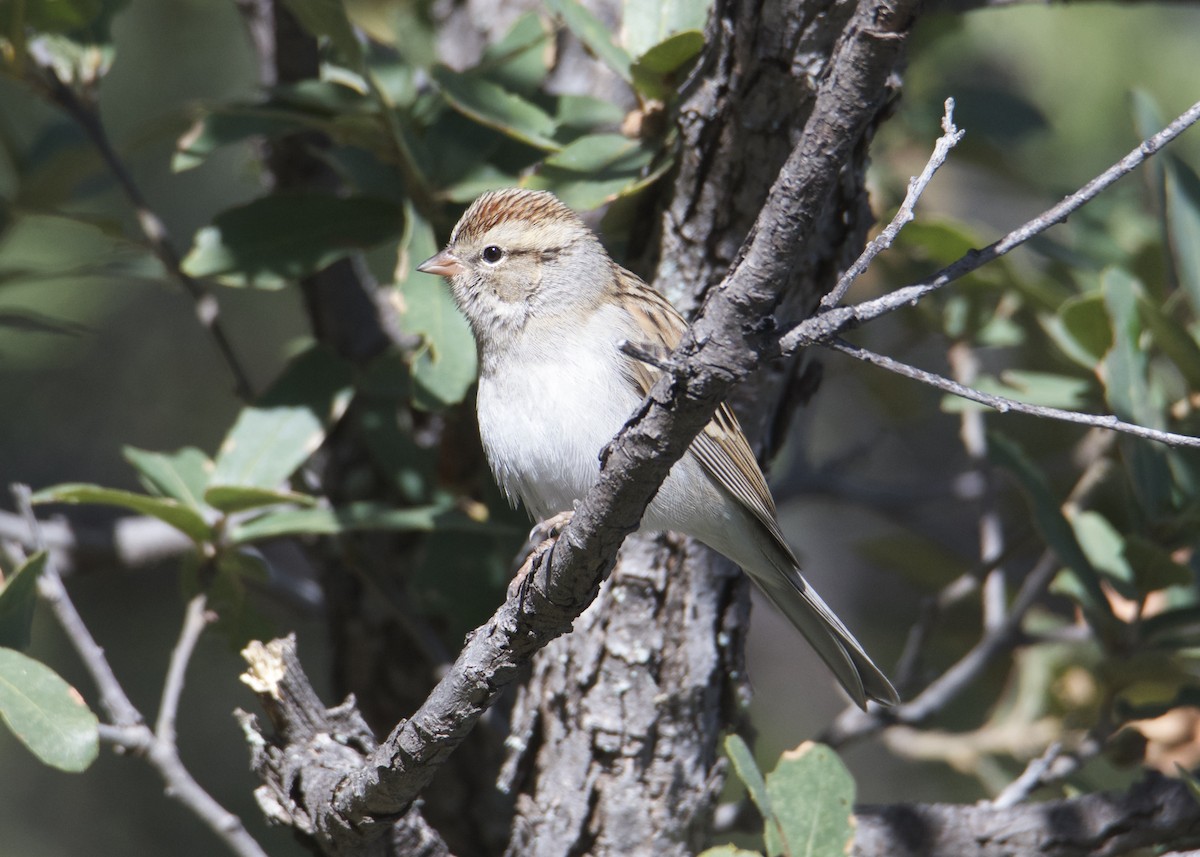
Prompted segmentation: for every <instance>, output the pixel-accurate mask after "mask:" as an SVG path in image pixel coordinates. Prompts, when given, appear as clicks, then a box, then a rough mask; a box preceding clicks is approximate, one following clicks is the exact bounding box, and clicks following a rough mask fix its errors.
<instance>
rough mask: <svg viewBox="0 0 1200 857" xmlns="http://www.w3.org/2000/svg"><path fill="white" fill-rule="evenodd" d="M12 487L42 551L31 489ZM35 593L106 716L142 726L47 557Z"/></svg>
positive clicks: (42, 542) (102, 652) (132, 725)
mask: <svg viewBox="0 0 1200 857" xmlns="http://www.w3.org/2000/svg"><path fill="white" fill-rule="evenodd" d="M11 490H12V495H13V499H14V500H15V501H16V504H17V508H18V509H20V510H21V514H22V515H23V516H24V518H25V521H26V523H27V524H28V526H29V530H30V532H31V533H33V538H34V543H35V545H36V547H37V549H38V550H44V549H45V540H44V539H43V538H42V534H41V528H40V527H39V526H38V520H37V517H36V516H35V515H34V513H33V504H32V502H31V501H30V497H31V496H32V492H31V491H30V490H29V486H28V485H12V486H11ZM38 593H39V594H40V595H41V596H42V598H44V599H45V600H46V603H47V604H49V605H50V609H51V611H53V613H54V617H55V618H56V619H57V620H58V624H60V625H61V626H62V628H63V630H64V631H65V632H66V634H67V638H68V639H69V640H70V641H71V645H72V646H74V648H75V651H76V652H78V653H79V657H80V659H81V660H82V661H83V665H84V667H86V668H87V671H88V674H89V675H91V677H92V681H94V682H95V683H96V689H97V690H98V691H99V692H100V705H101V707H102V708H103V709H104V711H105V712H106V713H107V714H108V716H109V719H111V720H112V722H113V723H115V724H116V725H117V726H121V727H134V726H140V725H143V724H144V722H145V721H143V719H142V715H141V712H139V711H138V710H137V708H136V707H135V706H134V704H133V703H132V702H130V700H129V697H128V696H127V695H126V694H125V690H124V689H123V688H122V687H121V683H120V682H119V681H117V677H116V675H115V674H114V673H113V671H112V667H111V666H109V663H108V658H106V657H105V656H104V649H102V648H101V647H100V645H99V644H98V643H97V642H96V640H95V638H94V637H93V636H92V633H91V631H89V630H88V627H87V625H85V624H84V621H83V617H82V616H80V615H79V611H78V610H76V609H75V604H74V602H73V601H71V597H70V596H69V595H68V594H67V588H66V587H65V586H64V585H63V582H62V577H61V576H60V575H59V573H58V566H57V565H55V563H54V562H53V561H52V560H50V559H49V558H47V560H46V566H45V568H44V569H43V570H42V574H41V576H40V577H39V578H38Z"/></svg>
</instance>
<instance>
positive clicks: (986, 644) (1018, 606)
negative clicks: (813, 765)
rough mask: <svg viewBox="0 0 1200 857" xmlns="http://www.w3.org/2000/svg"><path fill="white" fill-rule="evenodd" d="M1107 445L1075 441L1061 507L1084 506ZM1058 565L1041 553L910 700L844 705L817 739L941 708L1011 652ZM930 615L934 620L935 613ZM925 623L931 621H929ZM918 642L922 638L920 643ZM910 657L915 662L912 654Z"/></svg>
mask: <svg viewBox="0 0 1200 857" xmlns="http://www.w3.org/2000/svg"><path fill="white" fill-rule="evenodd" d="M1093 435H1094V436H1093ZM1112 444H1113V435H1111V434H1107V433H1104V432H1093V433H1092V435H1090V436H1089V437H1087V438H1084V440H1083V441H1082V442H1081V443H1080V447H1081V448H1083V449H1084V451H1085V454H1086V455H1087V456H1089V458H1088V459H1087V460H1086V461H1084V462H1082V465H1083V468H1084V469H1083V473H1082V474H1081V475H1080V477H1079V479H1078V480H1076V482H1075V485H1074V486H1073V487H1072V489H1071V493H1070V494H1069V495H1068V497H1067V499H1066V501H1065V502H1064V503H1063V507H1064V508H1067V507H1070V506H1072V505H1075V506H1082V505H1083V504H1085V503H1086V502H1087V500H1088V498H1089V497H1090V496H1091V494H1092V492H1093V491H1095V489H1096V488H1097V487H1098V485H1099V484H1100V483H1099V478H1098V476H1097V474H1100V473H1104V472H1107V469H1108V467H1109V463H1108V460H1107V455H1108V453H1109V451H1110V450H1111V449H1112ZM1060 565H1061V563H1060V561H1059V559H1058V558H1057V556H1056V555H1055V554H1054V553H1053V552H1051V551H1045V552H1043V554H1042V556H1041V557H1040V558H1039V559H1038V561H1037V562H1036V563H1035V564H1034V567H1033V569H1032V570H1031V571H1030V572H1029V574H1028V575H1026V577H1025V580H1024V582H1022V584H1021V588H1020V589H1019V590H1018V591H1017V595H1016V597H1015V598H1014V599H1013V603H1012V606H1010V607H1009V609H1008V612H1007V614H1006V616H1005V617H1004V620H1003V621H1002V622H1001V623H999V624H998V625H996V626H994V627H990V628H986V629H985V630H984V633H983V636H982V637H981V638H980V640H979V641H978V642H977V643H976V644H975V646H973V647H972V648H971V649H970V651H968V652H967V653H966V654H965V655H963V657H962V658H961V659H959V661H958V662H957V663H955V664H954V665H953V666H952V667H950V669H948V670H947V671H946V672H944V673H943V674H942V675H941V676H939V677H938V678H937V679H935V680H934V681H933V682H932V683H930V684H929V686H928V687H926V688H925V690H924V691H922V692H921V693H920V694H918V695H917V696H916V697H914V698H913V699H911V700H910V701H908V702H905V703H902V704H900V705H898V706H895V707H894V708H891V709H880V708H873V709H871V710H870V711H867V712H864V711H861V710H859V709H858V708H855V707H853V706H851V707H848V708H846V709H845V710H844V711H843V712H842V713H841V714H839V715H838V716H837V718H835V719H834V721H833V723H832V724H830V726H829V728H828V729H826V730H825V733H824V735H823V736H822V737H821V740H822V741H824V742H825V743H827V744H830V745H831V746H835V747H836V746H839V745H841V744H845V743H847V742H849V741H854V740H858V739H861V738H864V737H866V736H867V735H871V734H874V733H875V732H878V731H879V730H880V729H882V728H884V727H885V726H888V725H890V724H892V723H904V724H908V725H915V724H917V723H920V722H921V721H923V720H925V719H927V718H929V717H932V716H933V715H934V714H936V713H937V712H938V711H940V710H942V709H943V708H944V707H945V706H946V705H948V704H949V703H950V702H951V701H952V700H953V699H955V698H957V697H958V695H959V694H960V693H962V692H963V691H964V690H965V689H966V688H967V686H968V685H970V684H971V683H972V682H974V681H975V679H977V678H978V677H979V676H980V675H982V674H983V671H984V669H986V668H987V666H988V664H990V663H991V661H992V660H993V659H994V658H996V657H998V656H999V655H1000V654H1002V653H1003V652H1004V651H1006V650H1007V649H1009V648H1011V647H1012V645H1013V644H1014V642H1016V641H1017V640H1018V638H1019V634H1020V627H1021V623H1022V622H1023V621H1024V617H1025V615H1026V614H1027V613H1028V612H1029V611H1030V609H1032V608H1033V606H1034V605H1035V604H1036V603H1037V602H1038V600H1039V599H1041V597H1042V595H1043V594H1044V592H1045V591H1046V588H1047V587H1048V586H1049V585H1050V581H1051V580H1053V579H1054V575H1055V574H1056V573H1057V571H1058V569H1059V567H1060ZM960 580H962V578H960ZM955 586H956V583H952V584H951V585H950V586H949V587H947V588H946V589H943V591H942V595H943V596H945V595H946V594H947V593H948V592H950V590H951V589H952V588H954V587H955ZM934 615H935V616H936V613H935V614H934ZM929 622H930V624H931V623H932V618H931V619H930V620H929ZM928 632H929V627H928V626H926V628H925V635H926V636H927V634H928ZM923 640H924V637H922V640H921V642H923ZM907 654H908V652H907V649H906V655H907ZM912 657H913V659H914V660H915V655H914V656H912Z"/></svg>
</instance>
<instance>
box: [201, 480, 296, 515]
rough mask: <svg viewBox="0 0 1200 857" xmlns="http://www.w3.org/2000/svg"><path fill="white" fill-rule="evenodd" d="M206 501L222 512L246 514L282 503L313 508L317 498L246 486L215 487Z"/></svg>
mask: <svg viewBox="0 0 1200 857" xmlns="http://www.w3.org/2000/svg"><path fill="white" fill-rule="evenodd" d="M204 500H205V502H206V503H208V505H210V506H212V507H213V508H214V509H220V510H221V511H222V512H245V511H246V510H248V509H260V508H262V507H263V506H278V505H280V504H281V503H289V504H296V505H299V506H312V505H314V504H315V503H316V502H317V498H316V497H313V496H312V495H310V494H301V493H298V492H296V491H274V490H271V489H268V488H255V487H249V486H245V485H214V486H212V487H211V488H209V489H208V490H207V491H205V492H204Z"/></svg>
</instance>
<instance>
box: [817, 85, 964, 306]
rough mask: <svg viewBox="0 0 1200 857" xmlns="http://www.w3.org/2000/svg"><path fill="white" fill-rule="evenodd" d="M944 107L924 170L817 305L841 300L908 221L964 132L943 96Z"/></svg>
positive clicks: (950, 102)
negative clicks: (879, 230) (894, 214)
mask: <svg viewBox="0 0 1200 857" xmlns="http://www.w3.org/2000/svg"><path fill="white" fill-rule="evenodd" d="M945 109H946V112H945V113H944V114H943V116H942V131H943V133H942V136H941V137H938V139H937V142H936V143H935V144H934V146H933V154H931V155H930V156H929V161H928V163H926V164H925V169H923V170H922V171H921V174H920V175H919V176H915V177H913V178H911V179H909V180H908V192H907V193H906V194H905V195H904V201H903V202H902V203H900V208H899V210H898V211H897V212H896V216H895V217H893V218H892V221H891V223H889V224H888V225H887V226H886V227H885V228H884V229H883V231H882V232H880V233H879V235H877V236H876V237H875V239H874V240H873V241H871V243H869V244H868V245H867V246H866V247H865V248H864V249H863V251H862V253H861V254H860V255H859V257H858V258H857V259H855V260H854V264H853V265H851V266H850V267H849V268H847V269H846V271H845V273H843V274H842V276H841V277H839V278H838V281H837V285H836V286H834V287H833V288H832V289H831V290H830V292H829V294H827V295H825V297H823V298H821V306H822V307H823V308H826V309H828V308H829V307H835V306H837V305H838V304H839V303H841V302H842V298H844V297H845V296H846V292H847V291H849V290H850V286H852V285H853V284H854V281H855V280H857V279H858V278H859V277H860V276H862V274H863V272H864V271H866V270H867V268H868V267H869V266H870V264H871V262H873V261H874V260H875V257H876V256H878V255H879V254H880V253H882V252H883V251H884V250H886V249H888V248H889V247H891V246H892V242H893V241H895V240H896V236H897V235H899V234H900V230H901V229H903V228H904V227H905V226H907V225H908V224H909V223H911V222H912V220H913V216H914V215H913V210H914V209H915V208H916V207H917V200H919V199H920V198H921V194H923V193H924V192H925V188H927V187H928V186H929V183H930V182H931V181H932V180H933V174H934V173H936V172H937V171H938V170H939V169H941V166H942V164H944V163H946V158H947V157H948V156H949V154H950V150H951V149H953V148H954V147H955V146H957V145H958V142H959V140H961V139H962V138H963V135H964V134H965V133H966V132H965V131H960V130H959V129H958V128H957V127H956V126H955V124H954V99H953V98H947V99H946V104H945Z"/></svg>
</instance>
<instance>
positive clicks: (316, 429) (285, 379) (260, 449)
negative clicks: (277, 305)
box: [209, 346, 353, 491]
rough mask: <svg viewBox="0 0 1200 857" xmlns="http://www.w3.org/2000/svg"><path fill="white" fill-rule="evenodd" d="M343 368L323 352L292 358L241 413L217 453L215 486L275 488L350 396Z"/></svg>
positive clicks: (309, 452) (348, 375) (306, 454)
mask: <svg viewBox="0 0 1200 857" xmlns="http://www.w3.org/2000/svg"><path fill="white" fill-rule="evenodd" d="M352 381H353V370H352V368H351V366H350V364H349V363H347V362H346V361H345V360H343V359H342V358H340V357H338V356H337V355H336V354H334V353H333V352H332V351H331V350H329V349H327V348H324V347H320V346H318V347H314V348H310V349H309V350H308V351H306V352H304V353H303V354H301V355H300V356H298V357H296V358H295V359H294V360H292V362H291V363H290V364H289V365H288V367H287V369H285V370H284V373H283V375H281V376H280V377H279V379H278V380H276V382H275V383H274V384H273V385H272V386H271V388H270V389H269V390H268V391H267V392H266V393H265V394H264V395H263V396H262V398H261V399H260V400H259V402H258V403H257V404H255V405H253V406H251V407H247V408H243V409H242V412H241V414H240V415H239V416H238V418H237V422H236V423H234V426H233V428H232V429H231V430H230V431H229V434H228V435H226V437H225V440H224V442H223V443H222V444H221V450H220V452H218V453H217V461H216V467H215V468H214V471H213V475H212V478H211V479H210V480H209V490H210V491H211V490H212V489H213V488H214V487H215V486H250V487H255V488H265V489H269V490H273V489H276V488H278V487H279V486H280V484H281V483H283V481H284V480H286V479H287V478H288V477H289V476H291V475H292V473H293V472H295V470H296V468H297V467H299V466H300V465H301V464H303V463H304V461H305V460H306V459H307V458H308V457H309V456H310V455H312V454H313V452H315V451H316V450H317V448H318V447H320V445H321V444H322V443H323V442H324V440H325V432H326V430H327V429H328V428H329V427H330V426H331V425H332V424H333V423H334V422H336V421H337V420H338V419H339V418H340V417H341V415H342V414H343V413H344V412H345V410H346V407H347V406H348V405H349V403H350V396H351V394H352V387H351V384H352Z"/></svg>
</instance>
